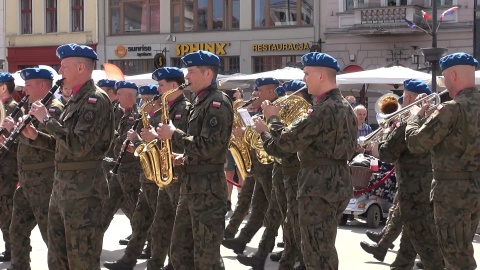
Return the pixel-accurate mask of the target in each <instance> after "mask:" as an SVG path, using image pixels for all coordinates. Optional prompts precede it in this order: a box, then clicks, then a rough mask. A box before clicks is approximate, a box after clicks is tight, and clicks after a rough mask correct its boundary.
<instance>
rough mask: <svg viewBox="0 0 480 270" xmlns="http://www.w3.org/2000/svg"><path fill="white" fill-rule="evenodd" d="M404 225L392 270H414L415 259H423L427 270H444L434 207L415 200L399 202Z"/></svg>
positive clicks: (391, 266)
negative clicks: (418, 256)
mask: <svg viewBox="0 0 480 270" xmlns="http://www.w3.org/2000/svg"><path fill="white" fill-rule="evenodd" d="M399 208H400V213H401V220H402V224H403V231H402V238H401V240H400V249H399V250H398V253H397V257H396V258H395V261H394V262H393V263H392V264H391V265H390V269H394V270H403V269H405V270H406V269H412V268H413V265H414V263H415V258H416V257H417V253H418V255H420V257H421V258H422V262H423V264H424V265H425V269H427V270H428V269H432V270H435V269H443V259H442V254H441V252H440V247H439V245H438V240H437V235H436V229H435V223H434V219H433V205H431V204H430V203H420V202H415V201H413V200H408V201H407V200H405V201H399Z"/></svg>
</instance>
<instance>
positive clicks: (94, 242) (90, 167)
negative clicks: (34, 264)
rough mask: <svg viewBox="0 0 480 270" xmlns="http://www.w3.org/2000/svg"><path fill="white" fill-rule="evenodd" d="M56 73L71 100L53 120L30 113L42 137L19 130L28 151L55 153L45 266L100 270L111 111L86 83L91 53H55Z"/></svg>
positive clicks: (37, 107)
mask: <svg viewBox="0 0 480 270" xmlns="http://www.w3.org/2000/svg"><path fill="white" fill-rule="evenodd" d="M57 56H58V57H59V58H60V60H61V66H60V71H59V73H60V74H62V77H63V79H64V80H63V84H64V85H65V87H70V88H72V89H73V90H72V92H73V97H72V99H71V100H70V101H69V103H68V106H67V107H66V108H65V110H64V111H63V113H62V115H61V117H60V120H59V121H57V120H56V119H54V118H53V117H52V116H51V115H50V114H49V111H48V110H47V109H46V107H45V106H44V105H43V104H42V103H41V102H39V101H36V102H35V103H33V104H32V107H31V109H30V112H29V113H30V114H31V115H33V116H35V118H36V119H37V120H38V121H39V122H40V123H42V124H45V130H46V131H47V132H48V134H47V133H43V132H39V131H38V130H37V129H36V128H35V127H34V126H33V125H31V124H30V125H28V126H27V128H25V129H24V130H23V135H24V136H25V137H27V138H29V139H30V140H31V144H32V146H34V147H39V148H43V149H50V150H51V149H53V148H54V147H55V148H54V149H55V180H54V183H53V189H52V196H51V197H50V205H49V209H48V229H47V233H48V267H49V268H50V269H77V270H81V269H86V270H87V269H88V270H92V269H100V254H101V252H102V243H103V235H104V230H103V227H102V225H103V224H102V222H101V220H102V218H101V217H102V216H101V215H102V201H103V200H105V199H107V197H108V186H107V179H106V173H105V170H104V168H103V166H102V160H103V159H104V158H105V154H106V153H107V151H108V148H109V147H110V144H111V143H112V141H113V135H114V130H115V128H114V127H113V121H114V116H113V111H112V107H111V106H112V105H111V102H110V100H109V98H108V96H107V95H106V94H105V92H103V91H102V90H101V89H100V88H97V87H96V86H95V84H94V82H93V80H92V72H93V70H94V68H95V61H96V60H97V54H96V53H95V51H94V50H93V49H92V48H90V47H88V46H81V45H77V44H66V45H62V46H60V47H58V48H57Z"/></svg>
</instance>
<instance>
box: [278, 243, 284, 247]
mask: <svg viewBox="0 0 480 270" xmlns="http://www.w3.org/2000/svg"><path fill="white" fill-rule="evenodd" d="M277 247H279V248H284V247H285V242H278V243H277Z"/></svg>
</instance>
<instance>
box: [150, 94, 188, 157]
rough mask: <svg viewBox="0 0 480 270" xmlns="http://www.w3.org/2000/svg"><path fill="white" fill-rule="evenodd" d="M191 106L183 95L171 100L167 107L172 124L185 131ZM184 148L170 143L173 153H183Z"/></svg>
mask: <svg viewBox="0 0 480 270" xmlns="http://www.w3.org/2000/svg"><path fill="white" fill-rule="evenodd" d="M191 108H192V104H190V102H189V101H188V99H187V98H186V97H185V95H180V96H179V97H178V98H176V99H175V100H174V101H173V103H172V105H171V106H170V107H168V117H169V118H170V120H172V123H173V125H174V126H175V127H176V128H177V129H180V130H181V131H183V132H187V127H188V115H189V112H190V110H191ZM157 125H158V124H157ZM184 150H185V149H184V148H183V147H182V146H181V145H177V144H175V143H172V151H173V152H174V153H183V151H184Z"/></svg>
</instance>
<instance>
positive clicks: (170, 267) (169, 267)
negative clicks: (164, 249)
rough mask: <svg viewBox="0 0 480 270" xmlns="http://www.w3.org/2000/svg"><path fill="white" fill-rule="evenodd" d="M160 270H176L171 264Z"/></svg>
mask: <svg viewBox="0 0 480 270" xmlns="http://www.w3.org/2000/svg"><path fill="white" fill-rule="evenodd" d="M160 270H174V269H173V266H172V265H171V264H167V265H165V266H164V267H162V268H160Z"/></svg>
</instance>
